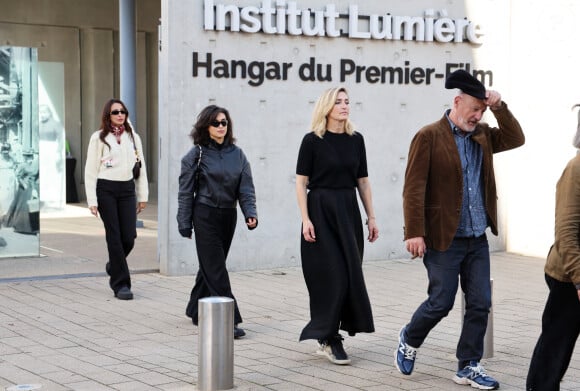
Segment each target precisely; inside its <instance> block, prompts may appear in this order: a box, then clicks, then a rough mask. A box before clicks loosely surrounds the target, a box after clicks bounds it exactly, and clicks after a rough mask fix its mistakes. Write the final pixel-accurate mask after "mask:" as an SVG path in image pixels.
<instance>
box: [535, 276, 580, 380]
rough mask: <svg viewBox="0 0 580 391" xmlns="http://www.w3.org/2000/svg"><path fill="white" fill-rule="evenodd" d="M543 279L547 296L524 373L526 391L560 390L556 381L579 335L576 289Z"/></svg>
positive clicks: (561, 373)
mask: <svg viewBox="0 0 580 391" xmlns="http://www.w3.org/2000/svg"><path fill="white" fill-rule="evenodd" d="M545 277H546V283H547V284H548V287H549V288H550V293H549V295H548V301H547V302H546V307H545V308H544V314H543V315H542V334H541V335H540V338H539V339H538V342H537V344H536V348H535V349H534V354H533V355H532V362H531V363H530V369H529V371H528V378H527V381H526V390H528V391H532V390H534V391H536V390H538V391H553V390H559V389H560V381H561V380H562V378H563V377H564V374H565V373H566V370H567V369H568V365H569V364H570V358H571V357H572V353H573V352H574V346H575V345H576V339H577V338H578V334H579V333H580V301H579V300H578V291H577V290H576V287H575V286H574V284H572V283H571V282H561V281H558V280H556V279H554V278H552V277H550V276H548V275H547V274H546V276H545Z"/></svg>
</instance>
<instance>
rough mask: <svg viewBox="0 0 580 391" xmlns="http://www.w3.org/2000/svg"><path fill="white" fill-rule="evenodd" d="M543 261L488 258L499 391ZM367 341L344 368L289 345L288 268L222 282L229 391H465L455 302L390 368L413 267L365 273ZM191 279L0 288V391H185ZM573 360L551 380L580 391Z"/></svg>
mask: <svg viewBox="0 0 580 391" xmlns="http://www.w3.org/2000/svg"><path fill="white" fill-rule="evenodd" d="M543 263H544V261H543V260H542V259H535V258H527V257H522V256H518V255H514V254H506V253H498V254H493V256H492V276H493V279H494V292H493V300H494V302H493V326H494V328H493V334H494V346H493V348H494V349H493V350H494V355H493V357H490V358H488V359H485V360H483V364H484V366H485V367H486V369H487V370H488V372H489V373H490V374H491V375H493V376H494V377H496V378H497V379H498V380H499V381H500V383H501V389H502V390H508V391H509V390H522V389H524V384H525V377H526V375H527V369H528V365H529V360H530V356H531V353H532V350H533V347H534V344H535V342H536V339H537V337H538V335H539V332H540V320H541V313H542V310H543V306H544V303H545V300H546V296H547V289H546V287H545V283H544V281H543ZM364 272H365V279H366V282H367V287H368V291H369V296H370V298H371V303H372V305H373V313H374V319H375V328H376V331H375V333H371V334H359V335H357V336H355V337H349V336H346V335H345V334H346V333H343V335H345V341H344V346H345V349H346V351H347V352H348V353H349V355H350V356H351V359H352V364H351V365H350V366H337V365H334V364H332V363H330V362H329V361H328V360H327V359H326V358H324V357H322V356H317V355H316V354H315V350H316V341H303V342H298V337H299V334H300V331H301V329H302V328H303V327H304V326H305V324H306V323H307V321H308V314H309V309H308V294H307V290H306V286H305V284H304V280H303V276H302V271H301V269H300V268H299V267H295V268H283V269H276V270H258V271H244V272H232V273H230V278H231V282H232V286H233V290H234V293H235V294H236V298H237V299H238V302H239V305H240V310H241V312H242V316H243V317H244V323H243V324H242V327H243V328H244V329H245V330H246V332H247V336H246V337H245V338H243V339H240V340H236V341H235V342H234V363H235V368H234V385H235V388H234V389H235V390H236V391H241V390H244V391H245V390H254V391H261V390H280V391H284V390H293V391H294V390H299V391H300V390H322V391H341V390H349V391H350V390H364V391H378V390H381V391H384V390H452V391H453V390H466V387H464V386H459V385H456V384H454V383H453V382H452V381H451V378H452V377H453V375H454V372H455V370H456V358H455V347H456V345H457V340H458V338H459V332H460V328H461V297H460V296H459V295H458V297H457V299H456V303H455V308H454V309H453V310H452V311H451V312H450V314H449V316H448V317H446V318H445V319H443V320H442V321H441V322H440V323H439V324H438V325H437V326H436V327H435V329H433V331H432V332H431V333H430V335H429V337H428V338H427V340H426V341H425V343H424V345H423V346H422V347H421V348H420V349H419V352H418V355H417V364H416V369H415V372H414V373H413V374H412V375H411V376H404V375H401V374H400V373H399V372H398V371H397V370H396V369H395V367H394V365H393V351H394V350H395V348H396V346H397V335H398V332H399V329H400V327H401V326H402V325H403V324H405V323H406V322H408V321H409V319H410V317H411V315H412V313H413V311H414V310H415V309H416V307H417V306H418V305H419V304H420V303H421V302H422V301H423V300H424V299H425V298H426V289H427V279H426V273H425V270H424V267H423V265H422V263H421V262H420V261H417V262H416V261H410V260H388V261H373V262H365V263H364ZM193 281H194V277H193V276H183V277H167V276H162V275H159V274H156V273H135V274H134V275H133V291H134V294H135V299H134V300H132V301H120V300H117V299H115V298H114V297H113V295H112V294H111V291H110V289H109V287H108V281H107V277H105V276H104V275H100V274H96V275H91V276H84V277H78V278H61V279H57V278H49V279H45V278H37V279H29V280H15V281H10V280H3V281H2V282H0V390H1V389H6V388H7V387H9V386H11V385H15V384H32V383H38V384H41V385H42V389H41V391H60V390H75V391H78V390H90V391H97V390H140V391H141V390H176V391H181V390H195V389H196V382H197V376H198V374H197V363H198V357H197V356H198V334H197V328H196V327H194V326H193V325H192V324H191V320H190V319H189V318H187V317H185V315H184V310H185V305H186V302H187V299H188V297H189V291H190V289H191V286H192V284H193ZM579 358H580V356H579V353H575V354H574V356H573V358H572V363H571V365H570V368H569V370H568V373H567V374H566V376H565V378H564V381H563V382H562V385H561V386H562V387H561V389H562V390H564V391H570V390H578V389H580V360H579Z"/></svg>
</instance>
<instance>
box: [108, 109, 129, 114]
mask: <svg viewBox="0 0 580 391" xmlns="http://www.w3.org/2000/svg"><path fill="white" fill-rule="evenodd" d="M118 114H123V115H127V114H128V113H127V111H125V110H113V111H111V115H118Z"/></svg>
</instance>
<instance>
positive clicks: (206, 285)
mask: <svg viewBox="0 0 580 391" xmlns="http://www.w3.org/2000/svg"><path fill="white" fill-rule="evenodd" d="M236 222H237V211H236V209H235V208H223V209H222V208H212V207H210V206H207V205H203V204H196V205H195V208H194V212H193V229H194V232H195V246H196V249H197V258H198V260H199V270H198V272H197V276H196V278H195V285H194V286H193V289H192V290H191V295H190V298H189V303H188V304H187V309H186V310H185V314H186V315H187V316H189V317H190V318H192V319H193V323H195V324H197V323H198V303H197V302H198V300H199V299H202V298H204V297H209V296H223V297H230V298H232V299H234V324H238V323H242V316H241V315H240V310H239V308H238V302H237V301H236V298H235V297H234V295H233V293H232V286H231V284H230V277H229V274H228V270H227V269H226V258H227V256H228V252H229V251H230V245H231V244H232V239H233V237H234V232H235V230H236Z"/></svg>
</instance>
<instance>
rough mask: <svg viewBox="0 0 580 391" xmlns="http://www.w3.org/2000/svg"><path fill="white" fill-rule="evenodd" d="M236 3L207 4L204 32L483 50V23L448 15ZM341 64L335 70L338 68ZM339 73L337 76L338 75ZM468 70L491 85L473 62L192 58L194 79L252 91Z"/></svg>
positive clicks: (406, 79) (400, 81)
mask: <svg viewBox="0 0 580 391" xmlns="http://www.w3.org/2000/svg"><path fill="white" fill-rule="evenodd" d="M234 3H235V2H234V1H231V2H230V4H224V2H221V3H217V4H216V1H215V0H204V2H203V6H204V9H203V15H204V17H203V27H204V29H205V30H206V31H223V32H227V33H230V34H236V33H244V34H256V33H259V34H269V35H278V36H284V35H289V36H304V37H320V38H321V39H358V40H383V41H415V42H433V44H438V45H444V44H455V45H457V44H470V45H476V46H479V45H481V44H482V38H483V36H484V32H483V29H482V27H481V26H480V25H479V24H476V23H473V22H471V21H470V20H468V19H467V18H466V17H456V18H452V17H451V16H449V15H448V12H447V10H445V9H441V10H434V9H427V10H424V11H423V12H422V15H421V16H396V15H392V14H391V13H388V12H385V13H383V14H370V15H367V14H363V13H361V11H360V10H359V6H358V5H349V6H348V9H347V10H343V12H345V13H341V12H339V10H337V7H336V5H334V4H326V5H325V6H323V7H321V8H320V9H313V8H311V7H302V8H299V6H298V3H297V2H294V1H286V0H262V1H261V2H260V3H259V4H258V5H255V6H253V5H250V6H245V7H239V6H238V5H235V4H234ZM335 65H336V67H335ZM335 69H337V70H338V72H337V73H336V71H335ZM457 69H465V70H466V71H468V72H470V73H472V74H473V75H474V76H476V77H477V78H478V79H479V80H481V81H482V82H483V83H484V84H487V85H489V86H491V85H492V84H493V73H492V72H491V71H489V70H476V69H472V67H471V64H470V63H469V62H456V63H449V62H447V63H445V64H443V65H442V66H441V67H440V68H438V67H435V66H412V65H411V61H404V64H403V66H392V65H388V64H381V65H360V64H357V63H356V62H355V61H354V60H352V59H350V58H340V59H338V60H337V63H336V64H328V63H319V62H318V61H317V59H316V58H315V57H310V58H308V60H306V61H304V62H302V63H300V64H295V63H293V62H286V61H255V60H244V59H235V60H234V59H230V60H227V59H224V58H217V56H214V54H213V53H211V52H207V53H199V52H196V51H194V52H193V77H200V76H202V77H203V76H204V75H205V77H206V78H216V79H236V78H240V79H248V84H249V85H250V86H253V87H258V86H261V85H262V84H263V83H264V82H266V81H274V80H281V81H285V80H288V79H289V78H290V77H291V76H292V75H296V76H297V77H298V78H299V79H300V80H301V81H303V82H334V81H336V80H337V81H339V82H340V83H344V82H355V83H362V82H366V83H369V84H377V83H378V84H397V85H409V84H412V85H420V84H425V85H430V84H431V83H432V82H433V81H434V80H435V79H442V80H443V79H445V78H446V76H447V75H448V74H449V73H451V72H453V71H455V70H457Z"/></svg>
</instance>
